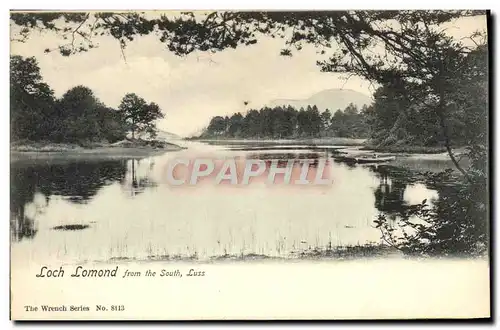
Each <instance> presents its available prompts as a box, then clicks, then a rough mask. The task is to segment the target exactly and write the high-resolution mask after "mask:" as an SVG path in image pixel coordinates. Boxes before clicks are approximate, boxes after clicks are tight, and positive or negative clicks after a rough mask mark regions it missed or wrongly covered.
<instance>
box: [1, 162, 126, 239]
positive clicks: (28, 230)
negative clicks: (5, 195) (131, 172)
mask: <svg viewBox="0 0 500 330" xmlns="http://www.w3.org/2000/svg"><path fill="white" fill-rule="evenodd" d="M125 174H126V161H124V160H107V161H75V162H63V163H57V162H55V163H45V164H33V163H31V164H24V163H13V164H11V183H10V194H11V196H10V214H11V216H10V219H11V221H10V222H11V236H12V238H13V239H14V240H16V241H20V240H22V239H24V238H32V237H34V235H35V234H36V232H37V230H36V224H35V219H33V218H31V217H29V216H27V214H26V207H27V205H28V204H29V203H31V202H33V201H34V198H35V194H36V193H39V194H41V195H42V196H43V198H44V199H45V203H47V202H48V200H49V197H50V196H53V195H60V196H63V197H65V198H66V199H67V200H69V201H70V202H73V203H85V202H87V201H88V200H89V199H91V198H92V197H93V196H94V195H95V194H96V193H97V191H98V190H99V189H101V188H102V187H103V186H105V185H108V184H110V183H112V182H116V181H121V180H122V179H123V178H124V177H125Z"/></svg>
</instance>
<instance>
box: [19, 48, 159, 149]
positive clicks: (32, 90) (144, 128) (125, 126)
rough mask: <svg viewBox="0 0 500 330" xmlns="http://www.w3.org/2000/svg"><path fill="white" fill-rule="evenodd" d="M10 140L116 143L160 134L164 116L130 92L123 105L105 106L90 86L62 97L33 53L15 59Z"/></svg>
mask: <svg viewBox="0 0 500 330" xmlns="http://www.w3.org/2000/svg"><path fill="white" fill-rule="evenodd" d="M10 75H11V77H10V118H11V140H12V141H18V140H29V141H48V142H58V143H60V142H67V143H80V144H81V143H88V142H110V143H112V142H115V141H118V140H122V139H124V138H126V137H127V135H128V134H131V135H132V137H134V136H135V134H136V133H142V132H147V133H150V135H153V136H154V135H155V132H156V126H155V121H156V120H157V119H160V118H163V114H162V112H161V111H160V108H159V106H158V105H157V104H155V103H147V102H146V101H145V100H144V99H142V98H140V97H138V96H137V95H136V94H133V93H131V94H127V95H125V97H124V98H123V100H122V102H121V104H120V106H119V107H118V109H114V108H112V107H109V106H106V105H105V104H104V103H102V102H101V101H100V100H99V99H98V98H97V97H96V96H95V95H94V92H93V91H92V90H91V89H90V88H88V87H85V86H76V87H73V88H71V89H70V90H68V91H67V92H66V93H64V94H63V95H62V97H61V98H56V97H55V95H54V91H53V90H52V89H51V88H50V86H49V85H48V84H47V83H45V82H44V81H43V78H42V75H41V73H40V68H39V66H38V63H37V61H36V59H35V58H34V57H30V58H23V57H21V56H11V58H10Z"/></svg>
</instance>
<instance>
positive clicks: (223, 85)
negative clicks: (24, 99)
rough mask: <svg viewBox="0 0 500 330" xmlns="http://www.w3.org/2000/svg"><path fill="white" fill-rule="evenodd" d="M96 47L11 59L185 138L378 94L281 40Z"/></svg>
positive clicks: (47, 44)
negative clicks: (267, 109) (237, 118)
mask: <svg viewBox="0 0 500 330" xmlns="http://www.w3.org/2000/svg"><path fill="white" fill-rule="evenodd" d="M485 26H486V21H485V18H484V17H473V18H464V19H461V20H459V21H457V22H456V23H454V24H453V25H452V26H451V27H450V29H449V31H450V33H452V34H453V35H454V36H456V37H458V38H460V37H464V36H467V35H470V33H472V32H474V31H476V30H478V29H485ZM13 31H14V30H13ZM96 41H98V43H99V47H98V48H95V49H92V50H90V51H89V52H87V53H81V54H77V55H72V56H69V57H63V56H61V55H60V54H59V53H58V52H51V53H48V54H47V53H44V49H46V48H54V46H57V45H59V44H61V43H62V42H61V39H60V38H59V37H57V36H55V35H54V34H52V33H46V32H33V33H32V34H31V35H30V38H29V39H28V40H27V41H26V42H25V43H19V42H11V54H13V55H22V56H35V57H36V59H37V60H38V62H39V66H40V68H41V73H42V76H43V78H44V80H45V82H47V83H48V84H49V85H50V86H51V88H53V89H54V91H55V94H56V96H58V97H60V96H61V95H62V94H63V93H64V92H65V91H67V90H68V89H69V88H71V87H74V86H77V85H84V86H87V87H90V88H91V89H92V90H93V91H94V93H95V95H96V96H97V97H98V98H99V99H100V100H101V101H102V102H104V103H105V104H106V105H108V106H112V107H118V104H119V103H120V100H121V99H122V98H123V96H124V95H125V94H126V93H132V92H133V93H136V94H138V95H139V96H141V97H143V98H144V99H146V100H147V101H148V102H155V103H157V104H158V105H159V106H160V108H161V109H162V111H163V113H164V114H165V118H164V119H162V120H161V121H159V122H158V128H160V129H162V130H165V131H168V132H172V133H175V134H178V135H181V136H189V135H192V134H196V133H199V132H200V131H201V129H202V128H203V127H205V126H206V125H207V124H208V122H209V120H210V118H211V117H213V116H216V115H231V114H233V113H235V112H244V111H245V110H246V109H248V108H259V107H260V106H262V105H264V104H266V103H269V102H270V101H271V100H274V99H304V98H308V97H310V96H311V95H313V94H314V93H317V92H320V91H323V90H325V89H337V88H339V89H340V88H344V89H351V90H354V91H357V92H360V93H364V94H366V95H371V94H372V93H373V92H374V90H373V88H374V87H373V85H370V83H369V82H367V81H365V80H363V79H362V78H359V77H355V76H352V77H350V78H349V79H348V80H346V79H345V78H346V77H345V76H342V75H339V74H336V73H324V72H320V70H319V67H318V66H317V65H316V60H317V59H318V55H317V54H316V52H315V50H314V49H313V48H309V47H304V48H303V49H302V50H301V51H300V52H295V53H294V55H293V56H292V57H283V56H279V52H280V49H281V48H283V41H282V40H279V39H271V38H267V37H265V38H262V39H260V40H259V42H258V43H257V44H256V45H252V46H247V47H240V48H237V49H234V50H233V49H230V50H225V51H222V52H220V53H216V54H208V53H193V54H190V55H188V56H185V57H178V56H175V55H174V54H172V53H170V52H169V51H168V50H167V49H166V48H165V46H164V45H163V44H162V43H161V42H160V41H159V40H158V38H157V37H155V36H153V35H150V36H143V37H139V38H136V40H134V41H133V42H131V43H129V44H128V46H127V47H126V49H125V52H124V54H125V58H124V57H123V55H122V52H121V50H120V47H119V44H118V42H117V41H116V40H115V39H113V38H109V37H101V38H100V39H96ZM245 101H246V102H249V104H248V106H247V107H245V105H244V103H243V102H245Z"/></svg>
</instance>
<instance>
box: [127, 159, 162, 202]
mask: <svg viewBox="0 0 500 330" xmlns="http://www.w3.org/2000/svg"><path fill="white" fill-rule="evenodd" d="M154 166H155V162H154V160H152V159H130V160H128V161H127V164H126V168H127V175H125V176H124V177H123V179H122V180H121V184H122V187H124V189H125V190H126V191H128V192H130V196H132V197H133V196H137V195H139V194H141V193H143V192H144V191H145V190H146V189H147V188H152V187H156V186H157V185H158V184H157V183H156V182H155V181H153V180H152V179H151V172H152V171H153V168H154Z"/></svg>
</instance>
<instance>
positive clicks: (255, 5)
mask: <svg viewBox="0 0 500 330" xmlns="http://www.w3.org/2000/svg"><path fill="white" fill-rule="evenodd" d="M138 4H140V7H139V8H138V7H137V5H138ZM345 5H348V7H347V8H346V7H345ZM1 6H2V9H4V8H5V9H4V10H2V16H1V18H2V20H3V22H2V24H0V29H1V33H0V35H1V37H2V44H3V46H4V48H3V50H2V52H1V56H2V61H1V63H2V64H3V65H2V66H1V70H2V71H1V77H3V79H2V80H1V81H2V84H5V85H4V86H2V88H1V91H2V95H3V97H2V99H1V100H2V102H3V107H2V109H1V111H0V125H2V127H1V129H0V135H1V141H0V148H1V152H0V155H1V157H2V161H1V162H0V166H1V170H2V173H5V174H4V175H2V182H1V183H0V186H1V189H2V190H1V191H2V193H1V195H0V201H1V210H2V213H1V214H3V215H4V216H5V218H4V219H2V222H1V224H2V225H3V228H2V230H1V233H2V237H3V239H4V240H3V242H2V243H3V246H2V247H1V248H0V255H1V258H2V261H3V263H2V265H3V268H2V271H1V272H0V276H1V282H2V284H3V285H2V291H1V293H0V294H1V297H2V299H1V303H0V310H1V311H2V314H1V315H2V317H1V318H2V321H3V322H2V323H3V324H2V328H4V326H5V328H11V327H13V326H14V324H13V323H12V322H9V321H8V319H9V283H8V282H9V273H8V269H9V254H10V249H9V228H8V226H9V221H8V220H7V219H6V218H7V212H8V210H9V195H10V191H9V182H10V180H9V164H8V159H7V158H8V157H9V144H8V142H7V141H8V139H9V125H8V123H9V117H8V112H9V104H8V95H9V92H8V90H9V89H8V87H7V86H8V83H9V82H8V77H9V71H8V66H7V63H8V58H9V30H8V29H9V28H8V26H9V16H8V15H9V13H8V10H9V9H44V10H50V9H52V10H56V9H66V10H89V9H98V10H103V9H123V10H125V9H132V8H133V9H141V10H142V9H145V10H147V9H159V8H161V9H228V8H231V9H254V10H256V9H271V10H272V9H274V10H277V9H289V10H291V9H302V10H312V9H314V10H326V9H329V10H334V9H402V8H408V9H438V8H439V9H451V8H462V9H493V14H494V15H495V14H497V13H498V11H497V10H496V8H497V6H498V1H484V0H476V1H465V0H456V1H453V2H446V3H444V2H436V1H434V0H419V1H405V2H392V1H376V2H373V1H348V2H343V3H338V4H337V5H336V6H335V5H332V4H331V3H330V2H327V1H324V0H307V1H304V0H302V1H297V0H288V1H284V0H283V1H273V2H272V3H270V2H269V0H245V1H238V2H236V1H228V0H212V1H210V2H204V1H201V0H184V1H182V2H175V3H165V2H164V1H148V0H142V1H140V2H139V3H138V2H137V1H136V0H121V1H119V2H115V3H107V4H106V3H103V1H97V0H87V1H85V2H68V1H60V0H57V1H54V0H48V1H43V2H40V1H35V0H30V1H25V0H23V1H11V0H9V1H3V2H2V4H1ZM494 25H495V28H494V30H496V32H497V33H495V35H494V39H495V40H494V46H495V47H494V49H493V51H496V50H497V49H496V48H497V47H496V45H498V43H499V40H498V26H497V20H494ZM495 55H496V54H495ZM495 55H493V57H496V56H495ZM493 76H494V77H499V76H500V75H499V69H498V63H496V67H495V72H494V73H493ZM491 93H493V95H494V96H496V95H497V94H498V84H496V85H495V90H494V91H493V90H492V91H491ZM495 104H498V103H497V102H495ZM495 110H496V109H495ZM498 117H499V116H498V114H497V115H496V120H495V125H494V127H495V128H496V127H500V126H499V123H498V121H499V118H498ZM498 151H499V150H498V144H497V143H496V148H495V150H492V156H493V157H496V154H497V153H498ZM496 183H498V177H497V179H496V180H495V184H496ZM498 199H499V197H498V196H495V202H497V201H498ZM495 204H496V203H495ZM494 220H496V217H495V219H494ZM498 227H499V225H498V224H497V225H496V226H495V228H496V229H497V230H496V232H495V238H497V237H498V235H497V234H498ZM497 239H498V238H497ZM493 250H494V251H498V249H497V244H496V242H494V246H493ZM497 261H498V260H496V262H495V263H496V265H497V266H498V262H497ZM496 284H497V285H496V286H495V287H496V288H498V283H496ZM495 307H496V311H495V315H497V316H498V304H495ZM396 325H400V324H396ZM40 326H41V325H37V326H35V327H40ZM49 326H52V325H49ZM76 326H79V327H81V325H76ZM85 326H92V327H93V328H95V329H100V328H104V325H99V326H96V325H92V324H86V325H85ZM109 326H112V327H122V326H123V324H118V325H108V326H106V327H109ZM168 326H169V327H172V328H177V327H179V328H180V327H181V326H182V325H168ZM205 326H207V325H205ZM229 326H230V327H233V326H234V327H237V325H236V324H231V325H229ZM259 326H261V325H259ZM285 326H286V325H285ZM334 326H336V327H340V328H343V327H345V328H347V327H349V328H361V327H362V325H354V324H334ZM366 326H370V327H372V326H374V324H366ZM380 326H383V327H384V326H385V324H380ZM479 326H480V325H476V326H467V328H475V327H478V328H479ZM64 327H65V328H66V327H70V326H69V325H68V324H65V325H64ZM72 327H75V325H73V326H72ZM142 327H145V326H144V325H141V326H138V328H142ZM210 327H213V328H216V327H217V325H212V326H210ZM308 327H310V325H305V324H303V325H299V328H308ZM419 327H421V328H424V327H425V328H434V327H435V328H437V326H430V327H429V326H426V325H425V324H419V325H418V326H416V328H419Z"/></svg>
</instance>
